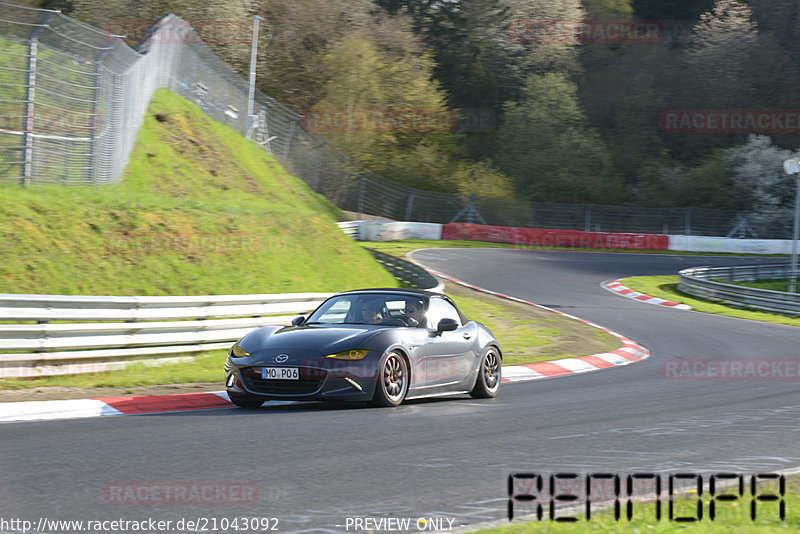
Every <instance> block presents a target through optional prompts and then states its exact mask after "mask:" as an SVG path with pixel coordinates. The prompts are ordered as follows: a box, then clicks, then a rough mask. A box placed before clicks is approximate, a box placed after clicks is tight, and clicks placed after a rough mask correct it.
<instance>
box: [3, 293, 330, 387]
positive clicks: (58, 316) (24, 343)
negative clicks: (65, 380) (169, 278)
mask: <svg viewBox="0 0 800 534" xmlns="http://www.w3.org/2000/svg"><path fill="white" fill-rule="evenodd" d="M330 295H331V293H291V294H283V295H211V296H199V297H91V296H60V295H9V294H3V295H0V321H5V322H11V321H16V322H18V323H19V322H28V324H0V378H8V377H23V376H25V377H27V376H48V375H57V374H73V373H81V372H96V371H106V370H111V369H116V368H120V367H123V366H124V365H126V363H129V362H130V360H131V359H132V358H136V357H153V356H159V357H161V356H167V355H175V354H191V353H196V352H202V351H207V350H217V349H225V348H228V347H230V345H231V343H232V342H234V341H236V340H237V339H239V338H240V337H242V336H243V335H245V334H246V333H247V332H249V331H250V330H252V329H254V328H257V327H259V326H264V325H281V324H284V325H288V324H289V323H290V322H291V320H292V318H293V317H295V316H297V315H300V314H304V313H307V312H309V311H311V310H313V309H314V308H316V307H317V306H318V305H319V304H320V303H321V302H322V301H323V300H324V299H326V298H327V297H329V296H330ZM32 321H36V323H37V324H30V322H32ZM56 321H58V323H53V322H56ZM61 321H72V322H68V323H61ZM76 321H80V322H76Z"/></svg>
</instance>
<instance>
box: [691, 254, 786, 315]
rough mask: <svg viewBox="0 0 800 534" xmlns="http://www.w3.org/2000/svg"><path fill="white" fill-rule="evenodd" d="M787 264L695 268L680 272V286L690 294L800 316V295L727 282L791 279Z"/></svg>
mask: <svg viewBox="0 0 800 534" xmlns="http://www.w3.org/2000/svg"><path fill="white" fill-rule="evenodd" d="M789 273H790V266H789V265H788V264H773V265H737V266H731V267H693V268H691V269H684V270H682V271H680V273H679V274H680V282H679V283H678V289H680V290H681V291H683V292H684V293H688V294H689V295H693V296H696V297H700V298H703V299H707V300H713V301H716V302H720V303H723V304H729V305H734V306H739V307H744V308H753V309H757V310H762V311H767V312H771V313H779V314H783V315H791V316H800V294H798V293H788V292H783V291H772V290H769V289H757V288H752V287H746V286H740V285H735V284H731V283H725V282H746V281H752V280H761V279H788V278H789Z"/></svg>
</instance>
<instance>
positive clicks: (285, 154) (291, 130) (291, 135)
mask: <svg viewBox="0 0 800 534" xmlns="http://www.w3.org/2000/svg"><path fill="white" fill-rule="evenodd" d="M302 118H303V117H302V115H298V116H297V117H295V118H294V119H292V124H291V125H290V126H289V137H288V139H286V146H284V147H283V155H282V156H281V163H283V164H284V165H285V164H286V158H287V157H288V156H289V148H290V147H291V146H292V139H293V138H294V128H295V126H296V125H297V123H298V122H300V120H301V119H302Z"/></svg>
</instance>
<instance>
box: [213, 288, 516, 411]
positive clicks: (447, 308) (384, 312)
mask: <svg viewBox="0 0 800 534" xmlns="http://www.w3.org/2000/svg"><path fill="white" fill-rule="evenodd" d="M501 358H502V353H501V351H500V345H499V344H498V342H497V340H496V339H495V338H494V336H493V335H492V333H491V332H490V331H489V329H488V328H486V327H485V326H484V325H482V324H480V323H477V322H475V321H469V320H467V319H466V318H465V317H464V315H463V314H462V313H461V312H460V311H459V310H458V308H457V307H456V305H455V304H454V303H453V301H452V300H451V299H450V298H449V297H447V296H445V295H442V294H439V293H432V292H428V291H418V290H408V289H360V290H357V291H348V292H345V293H339V294H337V295H334V296H333V297H331V298H329V299H327V300H326V301H325V302H323V303H322V304H320V306H319V307H318V308H317V309H316V310H314V312H312V313H311V315H309V316H308V317H307V318H306V317H302V316H301V317H297V318H296V319H295V320H294V321H292V326H288V327H279V326H264V327H261V328H258V329H256V330H254V331H252V332H250V333H249V334H247V335H246V336H244V337H243V338H242V339H240V340H239V341H237V342H236V344H235V345H234V346H233V347H232V348H231V351H230V353H229V354H228V358H227V360H226V361H225V377H226V380H225V385H226V388H227V391H228V396H229V397H230V399H231V401H232V402H234V403H235V404H237V405H239V406H241V407H243V408H254V407H258V406H261V404H262V403H263V402H264V401H268V400H323V401H355V402H369V401H371V402H372V403H373V404H375V405H377V406H397V405H399V404H401V403H402V402H403V401H404V400H406V399H417V398H421V397H435V396H440V395H452V394H457V393H469V394H470V395H472V396H473V397H476V398H486V397H494V396H495V395H496V394H497V390H498V389H499V388H500V378H501V363H502V362H501Z"/></svg>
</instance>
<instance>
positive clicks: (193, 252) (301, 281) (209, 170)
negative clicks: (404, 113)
mask: <svg viewBox="0 0 800 534" xmlns="http://www.w3.org/2000/svg"><path fill="white" fill-rule="evenodd" d="M340 215H341V212H339V210H338V209H337V208H336V207H334V206H332V205H331V204H330V203H328V202H327V201H326V200H325V199H324V198H323V197H321V196H320V195H317V194H316V193H314V192H313V191H311V190H310V189H309V188H308V187H307V186H306V185H305V184H304V183H303V182H302V181H301V180H299V179H298V178H295V177H294V176H291V175H289V174H288V173H286V171H285V170H284V169H283V168H282V167H281V166H280V165H279V164H278V163H277V162H276V161H275V160H274V159H273V158H272V157H270V156H269V155H268V154H267V153H265V152H264V151H262V150H261V149H259V148H258V147H257V146H256V145H254V144H252V143H250V142H248V141H245V140H244V139H242V137H241V136H240V135H239V134H238V133H236V132H234V131H233V130H231V129H229V128H227V127H225V126H222V125H220V124H219V123H216V122H214V121H212V120H211V119H209V118H208V117H206V116H205V115H204V114H203V113H202V112H201V110H200V109H199V108H198V107H197V106H195V105H194V104H192V103H191V102H188V101H186V100H185V99H183V98H181V97H179V96H177V95H175V94H173V93H170V92H168V91H166V90H159V91H158V92H157V93H156V95H155V97H154V99H153V101H152V102H151V104H150V108H149V110H148V114H147V117H146V120H145V123H144V126H143V128H142V130H141V131H140V133H139V138H138V140H137V144H136V147H135V149H134V152H133V154H132V156H131V159H130V162H129V164H128V168H127V170H126V172H125V175H124V177H123V179H122V181H121V183H120V184H119V185H114V186H104V187H95V186H71V187H64V186H54V185H37V186H32V187H31V188H29V189H21V188H20V187H19V185H17V184H15V183H2V184H0V220H2V230H0V250H2V253H0V258H1V259H0V292H4V293H48V294H96V295H103V294H105V295H198V294H244V293H284V292H303V291H338V290H345V289H353V288H359V287H369V286H384V287H385V286H395V285H396V282H395V280H394V279H393V278H392V277H391V276H390V275H389V274H388V273H387V272H386V271H385V270H383V268H382V267H380V266H379V265H378V264H377V263H375V262H374V261H373V260H372V258H371V256H370V255H369V254H368V253H367V252H366V251H364V250H363V249H362V248H361V247H359V246H357V245H356V244H355V243H354V242H352V241H351V240H350V239H349V238H348V237H346V236H345V235H344V234H343V233H342V232H341V231H340V230H339V229H338V228H337V227H336V224H335V223H336V221H337V218H339V217H340Z"/></svg>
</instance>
